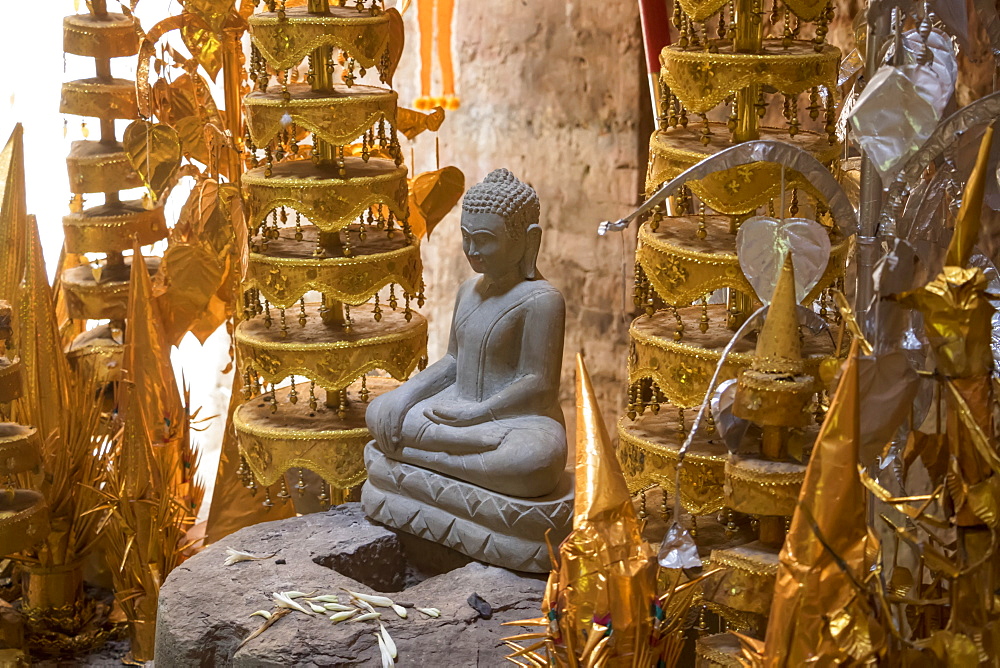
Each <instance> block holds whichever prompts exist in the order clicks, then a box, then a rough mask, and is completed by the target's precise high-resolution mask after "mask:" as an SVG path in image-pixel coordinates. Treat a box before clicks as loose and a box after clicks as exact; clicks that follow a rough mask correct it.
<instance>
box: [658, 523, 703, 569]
mask: <svg viewBox="0 0 1000 668" xmlns="http://www.w3.org/2000/svg"><path fill="white" fill-rule="evenodd" d="M656 561H657V562H658V563H659V564H660V567H661V568H701V566H702V561H701V557H699V556H698V546H697V545H696V544H695V542H694V538H692V537H691V533H690V532H689V531H688V530H687V529H685V528H684V527H682V526H681V525H680V524H678V523H677V522H673V523H672V524H671V525H670V528H669V529H667V535H665V536H664V537H663V542H661V543H660V552H659V553H658V554H657V555H656Z"/></svg>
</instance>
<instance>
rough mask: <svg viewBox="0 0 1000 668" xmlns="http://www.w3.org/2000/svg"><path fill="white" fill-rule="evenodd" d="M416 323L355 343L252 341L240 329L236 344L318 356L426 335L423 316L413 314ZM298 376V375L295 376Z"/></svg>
mask: <svg viewBox="0 0 1000 668" xmlns="http://www.w3.org/2000/svg"><path fill="white" fill-rule="evenodd" d="M413 317H414V319H416V322H408V323H406V325H405V329H404V331H401V332H391V333H389V334H382V335H380V336H373V337H371V338H367V339H360V340H357V341H318V342H314V343H287V342H284V341H262V340H260V339H254V338H251V337H249V336H247V334H246V333H245V332H242V331H241V328H239V327H237V328H236V337H235V338H236V343H237V344H240V345H245V346H247V347H248V348H252V349H254V350H260V351H268V352H269V351H283V352H301V353H313V354H318V353H321V352H324V351H325V352H334V351H343V350H362V349H364V348H371V347H373V346H379V345H382V344H384V343H397V342H399V341H408V340H410V339H412V338H415V337H416V336H418V335H420V334H421V333H422V334H424V335H426V333H427V321H426V320H424V318H423V316H421V315H419V314H417V313H416V312H414V313H413ZM296 375H298V374H296Z"/></svg>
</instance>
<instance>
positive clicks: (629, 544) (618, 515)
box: [505, 354, 708, 668]
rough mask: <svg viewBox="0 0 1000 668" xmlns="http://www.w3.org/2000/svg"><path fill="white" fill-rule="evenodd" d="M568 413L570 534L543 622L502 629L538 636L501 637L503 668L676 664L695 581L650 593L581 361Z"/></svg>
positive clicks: (651, 568) (643, 557)
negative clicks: (572, 479) (571, 426)
mask: <svg viewBox="0 0 1000 668" xmlns="http://www.w3.org/2000/svg"><path fill="white" fill-rule="evenodd" d="M576 410H577V417H576V425H577V434H576V500H575V503H574V515H573V531H572V532H571V533H570V535H569V536H567V537H566V540H564V541H563V543H562V545H560V546H559V551H558V554H554V555H553V557H552V558H553V569H552V572H551V573H550V574H549V580H548V585H547V586H546V589H545V595H544V598H543V600H542V612H543V613H544V616H543V617H540V618H538V619H530V620H523V621H518V622H508V623H506V624H505V626H542V627H543V628H544V630H542V631H537V632H528V633H522V634H519V635H515V636H512V637H510V638H506V639H505V642H506V643H507V645H508V646H509V647H510V648H511V649H513V650H514V651H513V653H512V654H511V655H509V656H508V660H510V661H511V662H512V663H515V664H518V665H522V666H543V665H545V666H548V665H556V666H581V667H582V668H596V666H605V665H607V666H632V667H634V668H646V667H648V666H661V665H662V666H672V665H675V663H676V661H677V659H678V656H679V653H680V648H681V646H682V644H683V620H684V618H685V616H686V612H687V609H688V607H689V605H690V603H691V600H692V596H693V594H694V592H695V590H696V586H697V584H698V583H699V582H700V581H701V578H695V579H693V580H691V581H689V582H687V583H684V584H680V585H678V586H671V587H669V588H668V591H667V593H666V594H664V595H663V596H658V595H657V588H656V586H657V583H656V576H657V563H656V560H655V558H654V554H653V549H652V547H651V546H650V545H649V544H648V543H646V542H645V541H644V540H643V539H642V536H641V533H640V529H641V527H640V524H639V518H638V516H637V515H636V511H635V507H634V506H633V505H632V500H631V496H630V494H629V491H628V486H627V485H626V484H625V478H624V476H623V475H622V472H621V468H620V466H619V465H618V461H617V459H616V458H615V453H614V448H613V447H612V445H611V440H610V438H609V437H608V432H607V428H606V427H605V426H604V420H603V418H602V417H601V412H600V408H599V407H598V405H597V399H596V396H595V394H594V388H593V385H592V384H591V381H590V375H589V373H588V372H587V366H586V364H585V363H584V361H583V356H582V355H579V354H578V355H577V372H576ZM707 575H708V574H706V576H707ZM702 577H705V576H702ZM674 584H676V583H674ZM521 643H525V645H526V646H522V644H521Z"/></svg>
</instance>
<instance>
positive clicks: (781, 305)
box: [754, 252, 802, 372]
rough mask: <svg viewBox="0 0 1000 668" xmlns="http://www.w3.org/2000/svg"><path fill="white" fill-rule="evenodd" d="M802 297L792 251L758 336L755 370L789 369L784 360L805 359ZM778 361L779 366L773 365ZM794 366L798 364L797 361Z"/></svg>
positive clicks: (775, 288) (795, 360) (798, 360)
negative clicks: (797, 295) (797, 296)
mask: <svg viewBox="0 0 1000 668" xmlns="http://www.w3.org/2000/svg"><path fill="white" fill-rule="evenodd" d="M797 307H798V300H797V299H795V269H794V268H793V266H792V254H791V252H789V253H788V254H786V255H785V264H784V265H782V267H781V275H780V276H779V277H778V283H777V285H775V286H774V295H772V297H771V307H770V308H769V309H768V311H767V319H766V320H765V321H764V327H763V328H762V329H761V332H760V337H759V338H758V339H757V351H756V358H755V360H754V369H756V370H758V371H774V372H782V371H786V370H788V369H787V367H789V366H790V365H788V364H787V363H782V361H785V360H787V361H791V362H793V363H794V362H801V360H802V344H801V343H800V342H799V316H798V308H797ZM775 363H777V367H778V368H771V367H772V366H775ZM791 366H795V365H794V364H793V365H791Z"/></svg>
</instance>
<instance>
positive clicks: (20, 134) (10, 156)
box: [0, 123, 28, 302]
mask: <svg viewBox="0 0 1000 668" xmlns="http://www.w3.org/2000/svg"><path fill="white" fill-rule="evenodd" d="M0 189H2V190H0V249H3V252H2V253H0V299H6V300H7V301H10V302H13V300H14V295H15V292H16V290H17V288H18V286H19V285H20V284H21V278H22V277H23V276H24V252H25V229H26V222H25V221H26V218H27V215H28V211H27V204H26V200H27V198H26V196H25V187H24V130H23V129H22V127H21V124H20V123H18V124H17V125H16V126H14V131H13V132H12V133H11V134H10V139H8V140H7V145H6V146H4V149H3V152H0Z"/></svg>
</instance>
